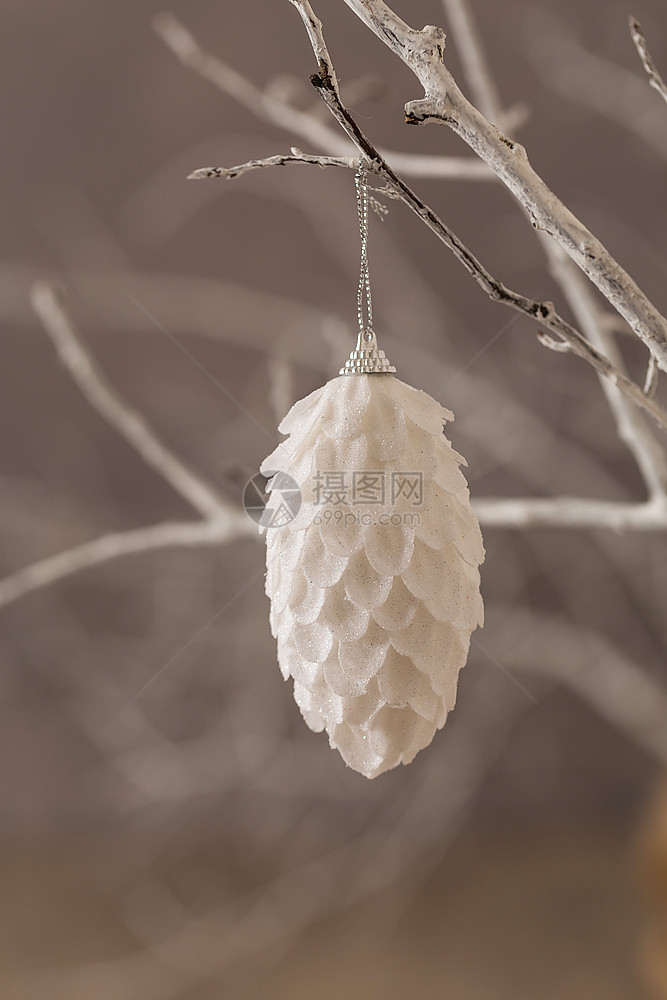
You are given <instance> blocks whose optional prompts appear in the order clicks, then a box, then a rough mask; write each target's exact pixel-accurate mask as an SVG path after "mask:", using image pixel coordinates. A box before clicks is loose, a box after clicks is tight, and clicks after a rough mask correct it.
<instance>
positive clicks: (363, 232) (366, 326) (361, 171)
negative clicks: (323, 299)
mask: <svg viewBox="0 0 667 1000" xmlns="http://www.w3.org/2000/svg"><path fill="white" fill-rule="evenodd" d="M354 183H355V187H356V189H357V212H358V214H359V235H360V236H361V267H360V271H359V288H358V291H357V319H358V320H359V332H360V333H363V332H364V331H372V329H373V302H372V299H371V279H370V273H369V270H368V184H367V182H366V168H365V167H364V165H363V162H362V161H361V160H359V167H358V169H357V172H356V174H355V176H354ZM364 296H365V298H366V310H365V311H366V318H365V319H364Z"/></svg>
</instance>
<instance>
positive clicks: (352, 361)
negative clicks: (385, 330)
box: [338, 330, 396, 375]
mask: <svg viewBox="0 0 667 1000" xmlns="http://www.w3.org/2000/svg"><path fill="white" fill-rule="evenodd" d="M395 371H396V369H395V368H394V366H393V365H392V364H390V362H389V359H388V358H387V357H386V355H385V353H384V351H381V350H380V348H379V347H378V345H377V340H376V337H375V333H374V331H373V330H360V331H359V336H358V337H357V346H356V347H355V349H354V350H353V351H352V352H351V354H350V356H349V358H348V359H347V361H346V362H345V365H344V366H343V367H342V368H341V369H340V371H339V372H338V374H339V375H374V374H378V375H379V374H385V375H391V374H392V373H394V372H395Z"/></svg>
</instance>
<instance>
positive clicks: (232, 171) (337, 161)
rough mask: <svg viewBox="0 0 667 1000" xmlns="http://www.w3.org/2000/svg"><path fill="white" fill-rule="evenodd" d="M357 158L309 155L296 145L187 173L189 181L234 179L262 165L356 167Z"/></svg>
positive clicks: (258, 168)
mask: <svg viewBox="0 0 667 1000" xmlns="http://www.w3.org/2000/svg"><path fill="white" fill-rule="evenodd" d="M357 162H358V160H357V159H356V158H355V157H354V156H311V155H310V154H309V153H302V152H301V150H300V149H297V148H296V146H293V147H292V151H291V153H279V154H278V155H277V156H267V157H266V158H265V159H263V160H248V162H247V163H239V165H238V166H236V167H199V169H198V170H193V171H192V173H191V174H188V180H189V181H202V180H206V179H207V178H209V177H222V178H223V179H224V180H226V181H231V180H234V178H236V177H241V176H242V175H243V174H247V173H248V172H249V171H250V170H260V169H261V168H262V167H284V166H287V165H288V164H290V163H305V164H310V165H313V166H317V167H350V168H353V169H356V166H357Z"/></svg>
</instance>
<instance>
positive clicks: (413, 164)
mask: <svg viewBox="0 0 667 1000" xmlns="http://www.w3.org/2000/svg"><path fill="white" fill-rule="evenodd" d="M313 16H314V15H313ZM153 25H154V27H155V30H156V32H157V33H158V35H159V36H160V38H161V39H162V41H163V42H164V43H165V45H166V46H167V47H168V48H169V49H170V50H171V51H172V52H173V53H174V55H175V56H176V57H177V58H178V59H179V60H180V62H182V63H183V65H184V66H187V68H188V69H190V70H193V71H194V72H195V73H197V74H199V76H202V77H204V79H206V80H208V81H209V82H210V83H212V84H213V85H214V86H215V87H217V88H218V89H219V90H222V91H223V93H225V94H227V95H228V96H229V97H232V98H233V99H234V100H236V101H237V102H238V103H239V104H240V105H241V106H242V107H244V108H247V110H248V111H250V112H251V113H252V114H254V115H256V116H257V117H258V118H260V119H262V120H263V121H267V122H269V123H270V124H271V125H275V126H277V127H278V128H281V129H284V130H285V131H286V132H290V133H291V134H292V135H296V136H299V138H301V139H306V140H307V141H308V142H311V143H312V144H313V145H314V146H315V147H316V148H317V149H321V150H322V151H323V152H325V153H327V154H329V155H331V156H343V157H345V156H349V155H350V154H353V153H354V150H353V149H352V147H351V145H350V143H349V142H348V141H347V140H346V139H345V138H344V137H343V136H341V135H340V134H339V133H338V132H336V131H335V130H334V129H332V128H329V127H328V126H327V125H324V124H323V123H322V122H320V121H318V119H317V118H316V117H315V116H313V115H311V114H309V113H308V112H307V111H300V110H299V109H298V108H294V107H292V105H290V104H288V103H287V102H286V101H284V100H282V99H281V98H280V97H278V96H276V95H274V94H272V93H271V92H270V91H269V92H266V91H263V90H261V89H260V88H259V87H257V86H256V85H255V84H254V83H253V82H252V81H251V80H249V79H247V78H246V77H244V76H242V75H241V74H240V73H237V71H236V70H234V69H232V68H231V67H230V66H228V65H227V64H226V63H224V62H223V61H222V60H221V59H219V58H217V57H216V56H213V55H211V53H210V52H206V51H205V50H204V49H203V48H202V47H201V46H200V44H199V42H198V41H197V40H196V39H195V38H194V37H193V35H192V34H191V33H190V32H189V31H188V30H187V29H186V28H185V27H184V26H183V25H182V24H181V22H180V21H178V20H177V18H175V17H174V16H173V14H158V15H157V17H156V18H155V19H154V21H153ZM306 28H307V30H308V31H309V37H310V38H311V41H312V39H313V37H314V35H313V31H312V22H311V23H310V24H309V23H308V22H306ZM382 155H383V156H385V157H386V158H387V159H388V160H389V161H390V162H391V164H392V166H393V167H394V168H395V169H396V170H400V171H401V173H403V174H406V175H407V176H411V177H437V178H441V179H450V180H481V181H490V180H493V173H492V172H491V171H490V170H489V168H488V167H487V166H486V164H485V163H481V162H480V161H479V160H478V159H475V158H474V157H465V156H427V155H424V156H421V155H419V154H413V153H401V152H398V151H397V150H383V154H382Z"/></svg>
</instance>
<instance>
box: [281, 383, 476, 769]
mask: <svg viewBox="0 0 667 1000" xmlns="http://www.w3.org/2000/svg"><path fill="white" fill-rule="evenodd" d="M451 419H453V417H452V414H451V413H450V412H449V411H448V410H445V409H444V408H443V407H441V406H440V404H439V403H437V402H436V401H435V400H434V399H432V398H431V397H430V396H428V395H427V394H426V393H424V392H421V391H419V390H417V389H414V388H412V387H411V386H408V385H406V384H405V383H403V382H401V381H399V380H398V379H396V378H394V377H393V376H392V375H355V376H353V377H345V376H340V377H338V378H335V379H332V380H331V381H330V382H328V383H327V384H326V385H324V386H323V387H322V388H320V389H317V390H316V391H315V392H313V393H311V394H310V395H309V396H307V397H306V398H305V399H303V400H300V401H299V402H298V403H296V404H295V405H294V406H293V407H292V409H291V410H290V412H289V413H288V414H287V416H286V417H285V419H284V420H283V421H282V423H281V424H280V430H281V431H282V432H283V433H285V434H288V435H289V437H288V438H287V439H286V440H285V441H284V442H283V443H282V444H280V445H279V446H278V447H277V448H276V450H275V451H274V452H273V453H272V454H271V455H269V456H268V458H267V459H266V460H265V461H264V463H263V464H262V472H263V473H264V474H265V475H267V476H271V475H273V474H275V473H277V472H281V473H286V474H287V475H289V476H290V477H292V479H293V480H295V481H296V483H297V484H298V486H299V488H300V490H301V496H302V504H301V507H300V509H299V511H298V513H297V514H296V516H295V517H293V518H292V519H291V520H289V519H287V518H285V517H284V516H283V517H281V519H280V526H274V527H269V528H267V530H266V542H267V574H266V592H267V594H268V596H269V598H270V600H271V629H272V632H273V635H274V636H275V637H276V639H277V642H278V661H279V664H280V669H281V671H282V674H283V676H284V677H285V679H287V678H289V677H292V678H293V681H294V697H295V699H296V702H297V704H298V706H299V708H300V710H301V713H302V715H303V717H304V719H305V721H306V722H307V724H308V725H309V726H310V728H311V729H313V730H315V731H316V732H321V731H322V730H326V732H327V733H328V736H329V742H330V744H331V746H332V747H335V748H336V749H337V750H339V752H340V753H341V755H342V757H343V758H344V760H345V762H346V763H347V764H348V765H349V766H350V767H352V768H354V769H355V770H356V771H359V772H360V773H361V774H364V775H365V776H366V777H368V778H373V777H376V776H377V775H378V774H382V772H383V771H387V770H389V769H390V768H393V767H395V766H396V765H397V764H400V763H403V764H407V763H409V762H410V761H411V760H413V758H414V757H415V755H416V754H417V753H418V752H419V750H421V749H423V748H424V747H426V746H427V745H428V744H429V743H430V742H431V740H432V739H433V736H434V734H435V732H436V731H437V730H438V729H440V728H442V726H443V725H444V723H445V719H446V717H447V713H448V712H449V711H451V709H452V708H453V707H454V703H455V700H456V686H457V681H458V674H459V670H460V669H461V667H463V666H464V664H465V662H466V658H467V655H468V647H469V644H470V635H471V633H472V632H473V631H474V629H475V628H476V627H477V626H478V625H481V624H482V620H483V607H482V600H481V596H480V591H479V570H478V566H479V564H480V563H481V562H482V560H483V558H484V548H483V545H482V537H481V534H480V530H479V525H478V523H477V519H476V517H475V515H474V513H473V511H472V508H471V506H470V502H469V494H468V489H467V485H466V481H465V478H464V476H463V474H462V472H461V470H460V465H461V464H465V462H464V459H463V458H461V456H460V455H458V454H457V453H456V452H455V451H454V450H453V449H452V447H451V445H450V444H449V442H448V441H447V439H446V437H445V436H444V430H443V427H444V422H445V421H446V420H451ZM284 483H285V477H284V476H279V475H276V476H275V478H274V479H273V481H272V482H271V483H269V489H271V488H272V486H273V490H274V492H272V493H271V499H272V500H273V499H274V495H275V493H277V492H278V491H279V488H283V487H284ZM275 500H276V502H275V504H274V506H275V508H276V509H277V510H279V509H281V506H282V505H281V503H280V497H279V496H275ZM283 512H284V508H283Z"/></svg>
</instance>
